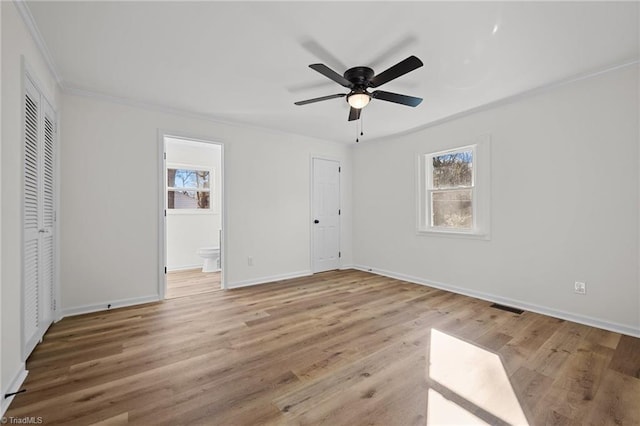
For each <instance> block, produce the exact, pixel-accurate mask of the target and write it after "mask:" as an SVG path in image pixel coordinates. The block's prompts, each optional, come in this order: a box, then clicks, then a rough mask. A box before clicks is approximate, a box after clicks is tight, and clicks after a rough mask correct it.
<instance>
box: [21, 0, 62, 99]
mask: <svg viewBox="0 0 640 426" xmlns="http://www.w3.org/2000/svg"><path fill="white" fill-rule="evenodd" d="M13 4H15V5H16V9H18V13H19V14H20V17H21V18H22V21H23V22H24V24H25V25H26V27H27V29H28V30H29V33H30V34H31V37H32V38H33V41H34V42H35V43H36V46H38V50H40V54H41V55H42V57H43V58H44V61H45V63H46V64H47V68H49V72H51V75H53V78H54V79H55V80H56V82H57V83H58V86H60V87H62V78H61V77H60V73H59V72H58V69H57V68H56V64H55V62H54V60H53V56H51V52H50V51H49V48H48V47H47V44H46V43H45V42H44V38H43V37H42V34H40V30H39V29H38V26H37V25H36V21H35V19H33V15H32V14H31V11H30V10H29V6H27V2H26V1H25V0H13Z"/></svg>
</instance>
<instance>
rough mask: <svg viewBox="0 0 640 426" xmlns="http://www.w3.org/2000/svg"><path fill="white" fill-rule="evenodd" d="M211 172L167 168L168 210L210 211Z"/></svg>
mask: <svg viewBox="0 0 640 426" xmlns="http://www.w3.org/2000/svg"><path fill="white" fill-rule="evenodd" d="M210 177H211V174H210V172H209V170H195V169H177V168H167V208H169V209H208V208H210V207H211V205H210V194H211V189H210Z"/></svg>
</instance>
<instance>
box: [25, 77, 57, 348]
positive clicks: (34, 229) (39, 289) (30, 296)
mask: <svg viewBox="0 0 640 426" xmlns="http://www.w3.org/2000/svg"><path fill="white" fill-rule="evenodd" d="M25 89H26V90H25V99H24V101H25V103H24V120H25V121H24V181H23V185H24V186H23V227H24V231H23V240H24V243H23V309H22V316H23V318H22V320H23V344H24V356H25V358H26V357H27V356H28V355H29V354H30V353H31V351H32V350H33V348H34V347H35V346H36V344H37V343H38V341H39V340H40V339H41V338H42V336H43V335H44V333H45V331H46V330H47V328H48V327H49V325H50V324H51V322H52V321H53V312H54V308H55V307H54V291H53V285H54V265H55V261H54V260H55V242H54V222H55V199H54V195H55V189H54V188H55V182H54V177H55V158H54V154H55V125H56V124H55V118H54V112H53V108H51V106H50V105H49V104H48V103H47V101H46V100H45V99H44V97H43V96H42V95H41V94H40V93H39V92H38V90H37V89H36V87H35V86H34V85H33V83H32V82H31V81H30V80H29V79H25Z"/></svg>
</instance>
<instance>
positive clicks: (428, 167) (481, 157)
mask: <svg viewBox="0 0 640 426" xmlns="http://www.w3.org/2000/svg"><path fill="white" fill-rule="evenodd" d="M488 167H489V164H488V139H487V138H484V139H483V140H479V141H478V143H476V144H473V145H467V146H463V147H458V148H454V149H448V150H444V151H439V152H434V153H429V154H422V155H420V174H419V176H420V182H419V183H420V184H419V188H420V194H419V200H418V202H419V207H420V208H419V211H418V215H419V220H418V230H419V232H421V233H422V232H424V233H430V234H441V235H454V236H471V237H481V238H487V239H488V223H489V222H488V206H489V202H488V201H489V200H488V191H489V179H488V170H489V169H488ZM480 171H483V173H479V172H480Z"/></svg>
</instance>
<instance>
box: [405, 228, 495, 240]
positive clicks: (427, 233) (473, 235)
mask: <svg viewBox="0 0 640 426" xmlns="http://www.w3.org/2000/svg"><path fill="white" fill-rule="evenodd" d="M417 234H418V236H421V237H446V238H463V239H469V240H485V241H489V240H491V236H490V235H489V234H488V233H482V232H473V231H468V232H465V231H452V230H436V229H429V230H427V229H419V230H418V232H417Z"/></svg>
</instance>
